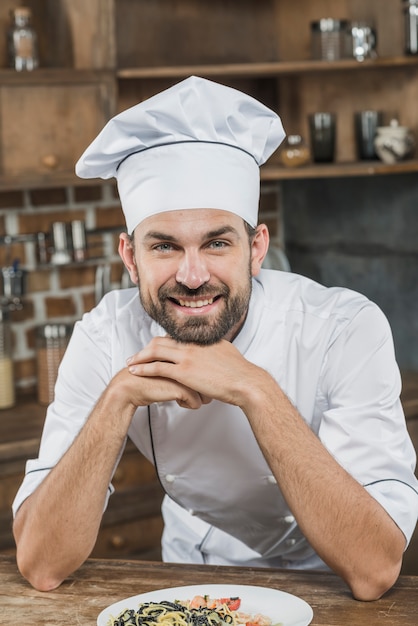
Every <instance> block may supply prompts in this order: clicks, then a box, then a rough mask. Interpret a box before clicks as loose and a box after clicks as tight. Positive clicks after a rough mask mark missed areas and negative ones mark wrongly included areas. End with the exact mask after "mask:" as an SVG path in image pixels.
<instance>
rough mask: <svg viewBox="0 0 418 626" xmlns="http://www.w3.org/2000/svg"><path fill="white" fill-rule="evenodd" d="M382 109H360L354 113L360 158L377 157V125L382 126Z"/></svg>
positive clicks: (358, 155) (369, 158)
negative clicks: (375, 145) (375, 143)
mask: <svg viewBox="0 0 418 626" xmlns="http://www.w3.org/2000/svg"><path fill="white" fill-rule="evenodd" d="M382 118H383V115H382V113H381V112H380V111H358V112H357V113H355V114H354V128H355V134H356V146H357V157H358V158H359V159H360V160H363V161H364V160H371V159H377V154H376V150H375V147H374V140H375V137H376V132H377V127H378V126H382Z"/></svg>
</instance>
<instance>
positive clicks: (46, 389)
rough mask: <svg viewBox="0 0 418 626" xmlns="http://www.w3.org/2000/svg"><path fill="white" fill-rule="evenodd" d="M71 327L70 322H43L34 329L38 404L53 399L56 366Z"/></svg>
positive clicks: (66, 342)
mask: <svg viewBox="0 0 418 626" xmlns="http://www.w3.org/2000/svg"><path fill="white" fill-rule="evenodd" d="M72 329H73V326H72V324H44V325H43V326H38V327H37V329H36V362H37V370H38V402H39V404H44V405H48V404H50V403H51V402H52V401H53V399H54V389H55V382H56V380H57V375H58V368H59V365H60V363H61V359H62V357H63V356H64V352H65V350H66V348H67V345H68V341H69V339H70V336H71V332H72Z"/></svg>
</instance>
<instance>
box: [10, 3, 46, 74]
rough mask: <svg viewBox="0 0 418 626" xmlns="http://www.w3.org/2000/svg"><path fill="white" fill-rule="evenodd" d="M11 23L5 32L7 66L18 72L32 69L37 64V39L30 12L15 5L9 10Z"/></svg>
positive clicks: (26, 8)
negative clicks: (7, 56)
mask: <svg viewBox="0 0 418 626" xmlns="http://www.w3.org/2000/svg"><path fill="white" fill-rule="evenodd" d="M10 18H11V25H10V28H9V31H8V34H7V44H8V55H9V66H10V67H12V68H13V69H15V70H17V71H18V72H21V71H24V70H28V71H31V70H34V69H35V68H37V67H38V65H39V59H38V40H37V35H36V32H35V30H34V29H33V27H32V24H31V20H32V12H31V10H30V9H29V8H28V7H17V8H16V9H13V10H12V11H11V12H10Z"/></svg>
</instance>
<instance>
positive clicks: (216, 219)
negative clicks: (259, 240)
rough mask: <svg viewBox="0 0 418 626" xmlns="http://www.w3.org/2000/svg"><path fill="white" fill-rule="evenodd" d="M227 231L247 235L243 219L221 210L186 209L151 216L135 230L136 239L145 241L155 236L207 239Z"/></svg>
mask: <svg viewBox="0 0 418 626" xmlns="http://www.w3.org/2000/svg"><path fill="white" fill-rule="evenodd" d="M221 229H226V230H229V231H231V232H234V231H235V232H236V233H237V235H238V236H242V235H245V234H246V228H245V222H244V220H243V219H242V217H240V216H238V215H235V214H234V213H230V212H229V211H223V210H220V209H184V210H178V211H165V212H163V213H158V214H156V215H151V216H150V217H147V218H146V219H145V220H143V221H142V222H140V224H138V226H137V227H136V228H135V238H136V239H137V240H140V241H141V240H143V239H145V238H147V237H149V236H152V235H153V234H157V233H160V234H165V235H167V236H170V237H171V238H185V237H190V236H196V237H205V236H206V235H207V234H208V233H212V232H216V231H218V230H221Z"/></svg>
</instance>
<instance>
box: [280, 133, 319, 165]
mask: <svg viewBox="0 0 418 626" xmlns="http://www.w3.org/2000/svg"><path fill="white" fill-rule="evenodd" d="M310 158H311V156H310V152H309V148H308V147H307V145H306V144H305V142H304V140H303V139H302V137H301V136H300V135H289V136H288V137H287V138H286V141H285V143H284V144H283V147H282V149H281V152H280V160H281V162H282V164H283V165H284V166H285V167H300V166H301V165H305V164H306V163H308V162H309V161H310Z"/></svg>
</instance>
